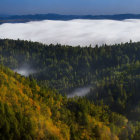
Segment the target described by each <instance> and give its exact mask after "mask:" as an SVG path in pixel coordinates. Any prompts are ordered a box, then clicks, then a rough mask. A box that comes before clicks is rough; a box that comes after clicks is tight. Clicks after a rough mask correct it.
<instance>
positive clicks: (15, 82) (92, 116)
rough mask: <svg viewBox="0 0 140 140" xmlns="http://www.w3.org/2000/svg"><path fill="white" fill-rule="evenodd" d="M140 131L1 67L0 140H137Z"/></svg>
mask: <svg viewBox="0 0 140 140" xmlns="http://www.w3.org/2000/svg"><path fill="white" fill-rule="evenodd" d="M139 128H140V124H139V123H137V124H135V126H134V125H133V124H132V123H131V122H129V121H128V119H127V118H125V117H124V116H122V115H119V114H117V113H113V112H111V111H110V110H109V108H108V107H107V106H104V105H103V104H101V105H95V104H94V103H90V102H89V101H87V100H86V99H84V98H74V99H67V98H66V97H63V96H61V95H60V94H57V93H56V92H55V91H52V90H49V89H45V88H41V87H39V86H38V85H37V84H36V81H35V80H33V79H32V80H31V79H29V78H25V77H23V76H20V75H19V74H17V73H14V72H12V71H11V70H10V69H8V68H5V67H3V66H0V139H1V140H19V139H20V140H42V139H43V140H89V139H90V140H96V139H98V140H118V139H122V140H124V139H127V138H131V139H134V140H136V138H139ZM129 131H130V132H129Z"/></svg>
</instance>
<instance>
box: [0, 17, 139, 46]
mask: <svg viewBox="0 0 140 140" xmlns="http://www.w3.org/2000/svg"><path fill="white" fill-rule="evenodd" d="M0 38H9V39H18V38H19V39H23V40H31V41H38V42H41V43H45V44H51V43H53V44H56V43H60V44H66V45H72V46H77V45H81V46H89V45H90V44H91V45H92V46H94V45H95V44H99V45H101V44H104V43H106V44H114V43H121V42H127V41H130V40H132V41H140V20H134V19H133V20H124V21H115V20H71V21H51V20H44V21H36V22H28V23H13V24H11V23H6V24H2V25H0Z"/></svg>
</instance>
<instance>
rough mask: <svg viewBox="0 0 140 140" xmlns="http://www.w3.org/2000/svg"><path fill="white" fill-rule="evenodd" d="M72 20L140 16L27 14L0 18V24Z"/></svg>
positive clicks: (138, 15) (116, 18)
mask: <svg viewBox="0 0 140 140" xmlns="http://www.w3.org/2000/svg"><path fill="white" fill-rule="evenodd" d="M73 19H91V20H93V19H96V20H102V19H108V20H125V19H140V14H114V15H61V14H55V13H48V14H33V15H32V14H29V15H6V16H0V23H24V22H29V21H40V20H64V21H65V20H66V21H67V20H73Z"/></svg>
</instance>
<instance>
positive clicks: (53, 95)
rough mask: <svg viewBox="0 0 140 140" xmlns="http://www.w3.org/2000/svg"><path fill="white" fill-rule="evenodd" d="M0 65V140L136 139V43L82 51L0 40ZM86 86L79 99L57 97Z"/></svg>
mask: <svg viewBox="0 0 140 140" xmlns="http://www.w3.org/2000/svg"><path fill="white" fill-rule="evenodd" d="M0 64H1V65H0V118H1V119H0V139H6V140H7V139H14V140H15V139H24V140H26V139H27V140H28V139H50V140H58V139H60V140H61V139H62V140H63V139H64V140H69V139H70V140H81V139H83V140H89V139H91V140H92V139H93V140H94V139H99V140H106V139H108V140H109V139H110V140H113V139H114V140H117V139H121V140H127V139H129V140H139V139H140V117H139V116H140V94H139V90H140V42H137V43H132V42H131V41H130V42H129V43H125V44H116V45H112V46H107V45H103V46H100V47H98V46H96V47H95V48H91V47H90V46H89V47H84V48H82V47H80V46H78V47H72V46H62V45H59V44H57V45H52V44H51V45H49V46H48V45H44V44H40V43H37V42H34V43H33V42H28V41H20V40H17V41H15V40H8V39H5V40H2V39H1V40H0ZM5 66H7V67H9V68H11V69H13V70H14V71H15V72H13V71H12V70H10V69H8V68H6V67H5ZM17 72H18V73H20V74H22V75H25V76H26V77H25V76H21V75H20V74H18V73H17ZM34 79H36V80H34ZM86 86H90V87H91V90H90V93H89V94H87V95H86V97H84V98H78V97H75V98H67V97H66V96H62V95H61V94H64V93H65V94H68V93H69V92H71V91H72V90H73V89H74V88H77V87H86ZM59 93H60V94H59Z"/></svg>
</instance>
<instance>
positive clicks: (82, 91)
mask: <svg viewBox="0 0 140 140" xmlns="http://www.w3.org/2000/svg"><path fill="white" fill-rule="evenodd" d="M90 88H91V87H90V86H87V87H81V88H76V89H75V90H74V91H73V92H71V93H69V94H68V95H67V97H68V98H72V97H75V96H80V97H83V96H86V95H87V94H88V93H89V92H90Z"/></svg>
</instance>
